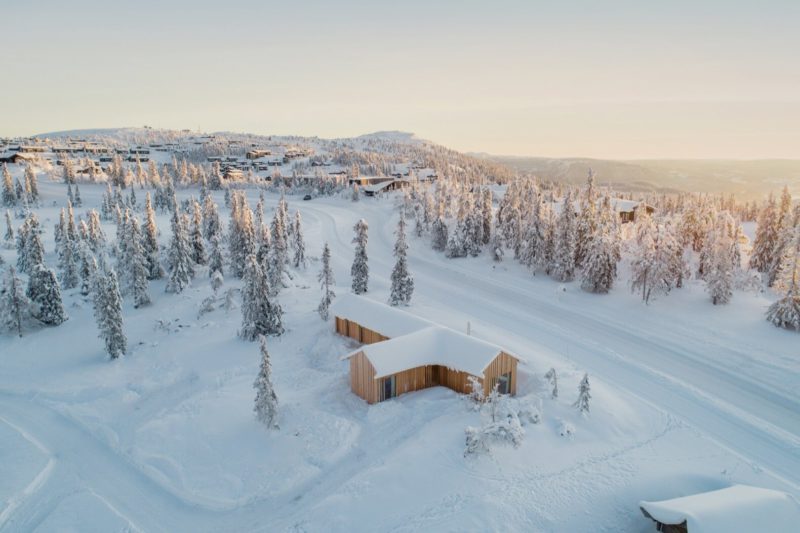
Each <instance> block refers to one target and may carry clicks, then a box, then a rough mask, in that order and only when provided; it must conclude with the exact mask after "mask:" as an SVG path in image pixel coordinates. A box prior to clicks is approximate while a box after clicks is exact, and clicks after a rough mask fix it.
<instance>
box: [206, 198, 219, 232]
mask: <svg viewBox="0 0 800 533" xmlns="http://www.w3.org/2000/svg"><path fill="white" fill-rule="evenodd" d="M216 234H220V235H221V234H222V221H221V220H220V218H219V208H218V207H217V204H215V203H214V199H213V198H211V195H208V196H206V197H205V199H204V200H203V236H204V237H205V238H206V239H207V240H209V241H210V240H211V237H212V236H213V235H216Z"/></svg>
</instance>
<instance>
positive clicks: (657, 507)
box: [639, 485, 800, 533]
mask: <svg viewBox="0 0 800 533" xmlns="http://www.w3.org/2000/svg"><path fill="white" fill-rule="evenodd" d="M639 507H640V508H641V510H642V513H644V515H645V516H646V517H647V518H650V519H652V520H653V521H654V522H655V523H656V530H658V531H662V532H667V533H732V532H734V531H769V532H770V533H789V532H794V531H797V530H798V527H799V526H800V504H798V501H797V500H796V499H795V498H794V497H792V496H791V495H789V494H786V493H784V492H780V491H777V490H770V489H763V488H759V487H750V486H747V485H733V486H732V487H728V488H725V489H720V490H714V491H711V492H704V493H701V494H694V495H691V496H683V497H681V498H674V499H672V500H665V501H660V502H640V503H639Z"/></svg>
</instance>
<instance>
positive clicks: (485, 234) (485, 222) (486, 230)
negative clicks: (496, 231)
mask: <svg viewBox="0 0 800 533" xmlns="http://www.w3.org/2000/svg"><path fill="white" fill-rule="evenodd" d="M492 217H493V213H492V190H491V189H489V188H488V187H487V188H485V189H483V192H482V193H481V224H482V227H481V244H489V241H490V240H491V238H492V237H491V236H492Z"/></svg>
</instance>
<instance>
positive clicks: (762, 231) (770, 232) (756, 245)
mask: <svg viewBox="0 0 800 533" xmlns="http://www.w3.org/2000/svg"><path fill="white" fill-rule="evenodd" d="M778 224H779V220H778V215H777V211H776V205H775V197H774V196H773V195H772V194H770V195H769V199H768V200H767V203H766V204H765V205H764V207H763V208H762V209H761V212H760V213H759V215H758V224H757V226H756V238H755V240H754V241H753V252H752V254H751V255H750V268H753V269H755V270H757V271H759V272H767V270H768V269H769V266H770V264H771V263H772V254H773V252H774V251H775V246H776V244H777V243H778Z"/></svg>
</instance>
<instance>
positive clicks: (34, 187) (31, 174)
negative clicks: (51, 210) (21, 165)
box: [25, 165, 39, 205]
mask: <svg viewBox="0 0 800 533" xmlns="http://www.w3.org/2000/svg"><path fill="white" fill-rule="evenodd" d="M25 196H26V198H27V199H28V203H29V204H30V205H38V204H39V184H38V182H37V181H36V171H35V170H33V166H32V165H27V166H26V167H25Z"/></svg>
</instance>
